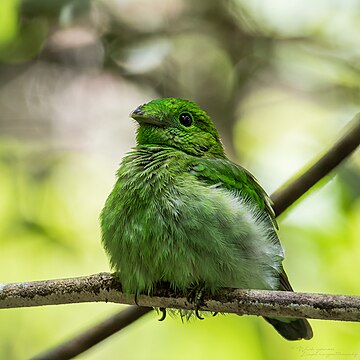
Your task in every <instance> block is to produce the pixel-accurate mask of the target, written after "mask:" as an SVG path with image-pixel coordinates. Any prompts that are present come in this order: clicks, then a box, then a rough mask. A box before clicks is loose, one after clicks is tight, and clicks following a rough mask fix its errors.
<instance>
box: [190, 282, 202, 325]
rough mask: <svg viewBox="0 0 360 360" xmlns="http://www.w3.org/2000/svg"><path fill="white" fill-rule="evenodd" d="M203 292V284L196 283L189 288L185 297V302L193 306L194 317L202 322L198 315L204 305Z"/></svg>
mask: <svg viewBox="0 0 360 360" xmlns="http://www.w3.org/2000/svg"><path fill="white" fill-rule="evenodd" d="M204 292H205V284H204V283H197V284H194V285H193V286H192V287H191V288H190V292H189V295H188V296H187V300H188V301H189V302H190V303H193V304H194V305H195V315H196V317H197V318H198V319H199V320H204V318H203V317H202V316H201V315H200V313H199V309H200V307H201V306H203V305H205V302H204Z"/></svg>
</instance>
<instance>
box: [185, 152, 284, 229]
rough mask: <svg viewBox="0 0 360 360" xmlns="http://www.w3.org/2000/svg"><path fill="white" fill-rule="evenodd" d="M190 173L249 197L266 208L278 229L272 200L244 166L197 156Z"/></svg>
mask: <svg viewBox="0 0 360 360" xmlns="http://www.w3.org/2000/svg"><path fill="white" fill-rule="evenodd" d="M189 170H190V173H191V174H193V175H195V176H196V177H198V178H199V180H202V181H204V182H205V183H207V184H209V185H218V186H221V187H224V188H226V189H228V190H230V191H235V192H236V193H237V194H238V195H240V196H243V197H244V198H246V199H249V200H250V201H252V202H253V203H255V204H257V206H258V207H259V208H260V209H262V210H264V211H265V212H266V213H267V214H268V215H269V217H270V219H271V221H272V223H273V224H274V226H275V228H276V229H277V228H278V227H277V223H276V219H275V213H274V210H273V208H272V201H271V199H270V197H269V196H268V194H267V193H266V192H265V190H264V189H263V188H262V187H261V185H260V184H259V183H258V181H257V180H256V179H255V177H254V176H253V175H252V174H251V173H250V172H249V171H247V170H246V169H244V168H243V167H241V166H239V165H237V164H235V163H233V162H231V161H230V160H227V159H214V158H212V159H210V158H208V159H206V158H197V159H195V160H194V161H193V162H192V164H191V166H190V169H189Z"/></svg>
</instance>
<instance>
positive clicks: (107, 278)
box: [0, 273, 360, 321]
mask: <svg viewBox="0 0 360 360" xmlns="http://www.w3.org/2000/svg"><path fill="white" fill-rule="evenodd" d="M82 302H113V303H120V304H129V305H135V297H134V296H129V295H125V294H123V293H122V292H121V284H120V283H119V282H118V281H117V280H116V279H115V278H114V277H113V276H112V274H109V273H100V274H95V275H90V276H83V277H78V278H69V279H60V280H46V281H34V282H29V283H14V284H7V285H2V287H1V289H0V308H17V307H29V306H43V305H54V304H71V303H82ZM137 303H138V305H140V306H145V307H164V308H173V309H188V310H194V309H195V307H194V304H193V303H192V302H190V301H188V299H187V298H186V296H185V295H184V294H183V293H180V292H174V291H172V290H170V289H169V288H168V287H165V286H162V287H159V288H158V289H156V291H155V292H154V293H153V294H152V296H149V295H139V296H138V297H137ZM132 310H133V309H131V311H132ZM200 310H203V311H211V312H224V313H235V314H238V315H245V314H248V315H261V316H283V317H296V318H299V317H305V318H310V319H323V320H343V321H360V297H358V296H345V295H325V294H305V293H294V292H287V291H267V290H243V289H230V288H226V289H222V290H221V291H219V292H218V294H216V295H214V296H212V297H206V296H205V297H204V305H203V306H201V308H200ZM142 311H143V310H142Z"/></svg>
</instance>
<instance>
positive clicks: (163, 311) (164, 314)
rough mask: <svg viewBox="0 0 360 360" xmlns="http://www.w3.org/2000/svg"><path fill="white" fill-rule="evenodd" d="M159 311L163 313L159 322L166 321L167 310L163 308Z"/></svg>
mask: <svg viewBox="0 0 360 360" xmlns="http://www.w3.org/2000/svg"><path fill="white" fill-rule="evenodd" d="M159 311H161V313H162V314H161V318H160V319H159V320H158V321H164V320H165V318H166V308H163V307H161V308H159Z"/></svg>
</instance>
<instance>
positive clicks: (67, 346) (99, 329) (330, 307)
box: [0, 114, 360, 360]
mask: <svg viewBox="0 0 360 360" xmlns="http://www.w3.org/2000/svg"><path fill="white" fill-rule="evenodd" d="M359 144H360V114H357V115H356V116H355V117H354V118H353V120H352V121H351V122H350V124H349V130H348V131H347V132H346V133H345V135H344V136H343V137H341V138H340V139H339V140H338V141H337V142H336V143H335V144H334V145H333V146H332V147H331V148H330V149H329V150H328V151H327V152H325V154H324V155H323V156H322V157H321V158H320V159H319V160H317V161H315V162H313V164H314V165H312V166H311V167H309V166H307V167H306V168H307V169H308V170H306V171H304V172H303V174H302V175H301V176H300V177H299V178H297V179H296V180H294V181H292V182H290V183H289V184H288V185H286V184H285V186H283V187H282V188H281V189H280V190H278V191H276V192H275V193H274V194H273V195H272V196H271V198H272V200H273V202H274V206H273V207H274V209H275V213H276V215H277V216H278V215H280V214H281V213H282V212H283V211H285V210H286V209H287V208H288V207H289V206H291V205H292V204H293V203H294V202H295V201H296V200H298V199H299V198H300V197H301V196H302V195H304V194H305V193H306V192H307V191H308V190H309V189H310V188H311V187H312V186H313V185H315V184H316V183H317V182H318V181H319V180H321V179H322V178H323V177H324V176H326V175H327V174H328V173H329V172H330V171H331V170H333V169H334V168H335V167H336V166H337V165H338V164H340V163H341V162H342V161H343V160H344V159H346V158H347V157H348V156H349V155H350V154H351V153H352V152H353V151H354V150H355V149H356V148H357V147H358V146H359ZM95 276H100V275H95ZM101 276H105V275H104V274H101ZM107 276H109V275H107ZM63 281H64V280H63ZM76 281H79V280H75V283H76ZM30 284H31V283H27V285H22V286H23V291H25V292H26V290H25V289H26V288H29V285H30ZM7 286H9V287H7ZM7 286H5V287H3V288H2V290H5V289H7V290H6V291H11V289H13V290H14V291H15V289H14V285H7ZM0 290H1V286H0ZM68 290H69V288H68ZM224 291H225V296H226V294H227V295H228V296H230V294H234V293H233V292H234V291H235V292H236V291H237V292H240V295H241V296H245V299H246V300H249V301H250V303H249V306H250V305H251V306H253V304H257V303H259V304H260V305H259V306H260V307H261V306H263V309H265V310H269V309H274V308H275V309H276V312H275V313H276V315H277V316H278V315H280V312H281V311H283V310H284V307H283V306H284V304H287V305H288V306H287V307H286V306H285V308H286V311H288V310H289V311H295V312H296V311H297V310H296V309H299V310H298V311H299V313H298V314H296V315H295V316H296V317H301V314H302V316H305V317H309V318H320V317H317V315H319V314H321V316H322V315H324V316H327V315H329V316H332V315H333V316H335V317H337V320H349V321H359V297H350V296H339V295H338V296H335V295H316V294H301V293H288V292H280V293H279V292H273V291H272V292H266V291H262V292H259V291H255V290H224ZM229 291H230V293H227V292H229ZM231 291H233V292H231ZM32 293H33V294H34V298H35V297H36V296H37V295H35V293H36V290H35V288H33V292H32ZM13 294H15V293H13ZM68 295H69V294H68ZM75 295H76V296H74V297H75V298H78V297H79V296H81V293H76V294H75ZM235 295H236V296H237V295H239V294H237V293H236V294H235ZM251 295H256V296H255V298H253V299H252V300H251ZM2 296H3V295H1V292H0V300H1V301H4V303H5V302H6V300H5V299H3V297H2ZM218 296H221V294H219V295H218ZM236 296H235V298H236V301H235V305H231V308H232V306H235V308H237V310H241V309H239V307H241V308H242V309H243V311H245V309H250V308H251V306H250V308H246V307H245V303H243V302H242V298H241V296H240V297H239V298H238V297H236ZM246 296H247V297H246ZM284 296H285V299H283V298H282V297H284ZM263 297H265V298H263ZM262 299H264V300H267V301H266V303H262V302H261V301H262ZM118 300H119V299H118ZM142 300H143V297H142V296H141V297H140V298H139V304H140V305H145V304H147V303H145V304H144V303H142ZM152 300H154V301H155V300H157V299H156V298H153V299H152ZM228 300H229V299H228ZM277 300H279V303H277ZM7 301H9V298H8V299H7ZM22 301H23V304H25V303H26V301H25V300H24V299H22ZM84 301H85V300H84ZM94 301H95V300H94ZM99 301H100V300H99ZM105 301H106V300H105ZM183 301H184V300H183ZM214 301H215V303H214V304H213V303H211V302H209V303H208V306H212V305H214V307H211V309H212V310H213V311H214V310H218V311H225V310H220V309H219V308H217V305H218V304H217V303H216V300H215V298H214ZM251 301H252V302H251ZM297 301H300V302H301V301H304V303H301V304H300V303H298V302H297ZM73 302H76V299H74V301H73ZM230 303H231V301H230ZM231 304H232V303H231ZM240 304H241V306H240ZM269 304H270V305H269ZM38 305H41V304H38ZM148 305H154V306H156V303H155V302H152V303H151V304H148ZM175 305H176V304H168V306H169V307H176V306H175ZM223 305H225V304H223ZM157 306H164V304H162V305H160V304H158V305H157ZM151 310H152V308H145V307H136V308H134V307H130V308H129V309H126V310H123V311H121V312H120V313H118V314H115V315H113V316H111V317H110V318H108V319H107V320H105V321H104V322H103V323H101V324H99V325H98V326H96V327H95V328H91V329H89V330H87V331H85V332H83V333H82V334H81V335H79V336H77V337H75V338H74V339H73V340H70V341H68V342H65V343H64V344H62V345H60V346H58V347H56V348H54V349H53V350H51V351H50V352H47V353H44V354H42V355H40V356H39V357H37V358H36V359H37V360H40V359H50V358H51V359H68V358H70V357H72V356H76V355H78V354H80V353H82V352H84V351H85V350H87V349H89V348H90V347H92V346H94V345H96V344H97V343H98V342H100V341H102V340H103V339H105V338H106V337H108V336H111V335H112V334H113V333H115V332H117V331H119V330H121V329H123V328H125V327H126V326H128V325H130V324H131V323H132V322H133V321H135V320H137V319H138V318H140V317H141V316H143V315H144V314H145V313H147V312H149V311H151ZM230 310H231V309H226V311H227V312H228V311H230ZM260 311H262V310H260V308H256V309H255V312H254V314H257V315H266V314H264V313H262V312H260ZM269 311H270V310H269ZM307 311H310V312H307ZM248 313H249V314H250V313H252V312H251V309H250V310H249V312H248ZM316 314H317V315H316ZM349 314H351V315H350V317H351V319H348V318H347V317H348V316H349ZM287 316H290V315H287ZM327 319H329V318H327ZM331 319H334V320H335V318H331ZM114 323H115V324H116V326H113V324H114ZM94 334H95V335H94ZM69 354H71V356H70V355H69Z"/></svg>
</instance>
